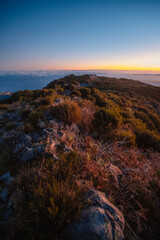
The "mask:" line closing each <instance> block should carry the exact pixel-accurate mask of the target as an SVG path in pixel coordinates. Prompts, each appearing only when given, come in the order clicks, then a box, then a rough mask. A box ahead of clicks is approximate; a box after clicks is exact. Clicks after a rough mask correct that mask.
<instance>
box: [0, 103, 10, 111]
mask: <svg viewBox="0 0 160 240" xmlns="http://www.w3.org/2000/svg"><path fill="white" fill-rule="evenodd" d="M8 109H9V105H7V104H0V110H8Z"/></svg>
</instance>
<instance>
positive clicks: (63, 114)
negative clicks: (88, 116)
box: [51, 100, 82, 125]
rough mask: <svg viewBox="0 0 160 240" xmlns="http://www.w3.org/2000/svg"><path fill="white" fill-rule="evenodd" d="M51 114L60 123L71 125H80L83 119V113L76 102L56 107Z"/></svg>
mask: <svg viewBox="0 0 160 240" xmlns="http://www.w3.org/2000/svg"><path fill="white" fill-rule="evenodd" d="M51 113H52V115H53V116H54V117H55V118H57V119H58V120H59V121H62V122H64V123H66V124H69V125H70V124H72V123H76V124H78V123H80V122H81V119H82V112H81V108H80V107H79V105H78V104H77V103H76V102H72V101H68V100H67V101H65V102H63V103H60V104H59V105H57V106H55V107H54V108H53V109H52V110H51Z"/></svg>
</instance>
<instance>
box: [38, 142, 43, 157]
mask: <svg viewBox="0 0 160 240" xmlns="http://www.w3.org/2000/svg"><path fill="white" fill-rule="evenodd" d="M36 151H37V154H38V155H41V154H42V153H43V152H44V146H43V145H42V144H39V145H38V146H37V147H36Z"/></svg>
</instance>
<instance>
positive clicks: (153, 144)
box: [136, 129, 160, 151]
mask: <svg viewBox="0 0 160 240" xmlns="http://www.w3.org/2000/svg"><path fill="white" fill-rule="evenodd" d="M136 142H137V144H138V146H139V147H145V148H152V149H154V150H157V151H160V136H158V135H157V134H156V133H155V132H153V131H150V130H148V129H137V130H136Z"/></svg>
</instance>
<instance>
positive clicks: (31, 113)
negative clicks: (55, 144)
mask: <svg viewBox="0 0 160 240" xmlns="http://www.w3.org/2000/svg"><path fill="white" fill-rule="evenodd" d="M21 115H22V119H23V121H24V122H25V126H24V131H25V132H26V133H27V132H28V133H29V132H33V131H34V130H36V129H38V122H39V120H42V121H43V120H44V112H43V111H39V110H32V109H25V110H24V111H23V112H22V113H21Z"/></svg>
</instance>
